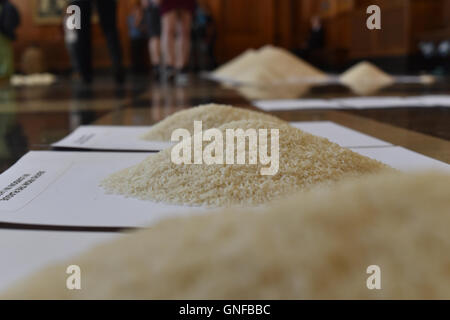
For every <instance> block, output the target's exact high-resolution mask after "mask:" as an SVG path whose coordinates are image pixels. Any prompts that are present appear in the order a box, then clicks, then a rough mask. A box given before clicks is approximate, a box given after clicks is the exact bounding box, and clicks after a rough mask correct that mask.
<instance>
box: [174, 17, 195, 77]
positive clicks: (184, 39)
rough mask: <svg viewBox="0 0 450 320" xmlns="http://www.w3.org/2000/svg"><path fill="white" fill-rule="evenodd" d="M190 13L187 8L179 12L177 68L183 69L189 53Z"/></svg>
mask: <svg viewBox="0 0 450 320" xmlns="http://www.w3.org/2000/svg"><path fill="white" fill-rule="evenodd" d="M191 27H192V14H191V12H189V11H187V10H182V11H180V12H179V30H180V34H179V36H180V37H179V41H180V50H179V55H178V57H177V68H178V69H183V68H184V67H186V66H187V64H188V63H189V58H190V54H191Z"/></svg>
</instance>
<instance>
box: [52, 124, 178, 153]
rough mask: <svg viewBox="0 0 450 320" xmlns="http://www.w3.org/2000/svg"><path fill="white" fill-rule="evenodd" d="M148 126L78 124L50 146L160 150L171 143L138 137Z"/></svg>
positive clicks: (146, 130)
mask: <svg viewBox="0 0 450 320" xmlns="http://www.w3.org/2000/svg"><path fill="white" fill-rule="evenodd" d="M150 128H151V127H150V126H80V127H78V128H77V129H76V130H75V131H74V132H72V133H71V134H69V135H68V136H67V137H65V138H64V139H62V140H60V141H58V142H56V143H54V144H52V147H63V148H77V149H91V150H125V151H126V150H128V151H160V150H163V149H165V148H168V147H170V146H171V145H172V143H171V142H166V141H146V140H143V139H140V137H141V136H142V135H144V134H145V133H146V132H148V130H149V129H150Z"/></svg>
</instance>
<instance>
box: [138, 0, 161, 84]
mask: <svg viewBox="0 0 450 320" xmlns="http://www.w3.org/2000/svg"><path fill="white" fill-rule="evenodd" d="M142 2H143V6H144V8H145V11H144V12H145V13H144V21H145V25H146V29H147V36H148V51H149V52H150V62H151V65H152V75H153V78H154V79H159V78H160V70H161V12H160V8H159V5H158V1H157V0H142Z"/></svg>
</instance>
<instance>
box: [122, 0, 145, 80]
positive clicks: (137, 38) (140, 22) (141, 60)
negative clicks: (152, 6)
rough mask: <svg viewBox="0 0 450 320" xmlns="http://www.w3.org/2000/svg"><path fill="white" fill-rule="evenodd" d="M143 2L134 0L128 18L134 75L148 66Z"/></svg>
mask: <svg viewBox="0 0 450 320" xmlns="http://www.w3.org/2000/svg"><path fill="white" fill-rule="evenodd" d="M141 2H145V1H141V0H134V3H133V8H132V10H131V13H130V14H129V15H128V17H127V23H128V36H129V37H130V51H131V70H132V72H133V73H134V74H138V73H141V72H142V71H143V66H144V65H146V63H145V62H146V60H145V59H146V56H144V54H145V52H146V42H147V40H146V35H145V20H144V16H145V14H144V10H145V6H144V5H143V4H142V5H141Z"/></svg>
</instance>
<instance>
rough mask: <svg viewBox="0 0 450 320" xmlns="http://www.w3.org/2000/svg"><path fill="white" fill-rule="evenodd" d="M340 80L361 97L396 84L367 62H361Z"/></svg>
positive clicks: (392, 79) (388, 76) (390, 77)
mask: <svg viewBox="0 0 450 320" xmlns="http://www.w3.org/2000/svg"><path fill="white" fill-rule="evenodd" d="M339 80H340V82H341V83H343V84H344V85H346V86H348V87H349V88H350V89H351V90H352V91H353V92H355V93H356V94H359V95H368V94H372V93H375V92H376V91H378V90H380V89H382V88H384V87H387V86H390V85H392V84H393V83H394V82H395V79H394V78H393V77H392V76H390V75H389V74H387V73H385V72H384V71H383V70H381V69H379V68H378V67H377V66H375V65H373V64H372V63H370V62H367V61H363V62H360V63H358V64H356V65H354V66H353V67H351V68H350V69H348V70H347V71H346V72H344V73H343V74H342V75H341V76H340V78H339Z"/></svg>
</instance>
